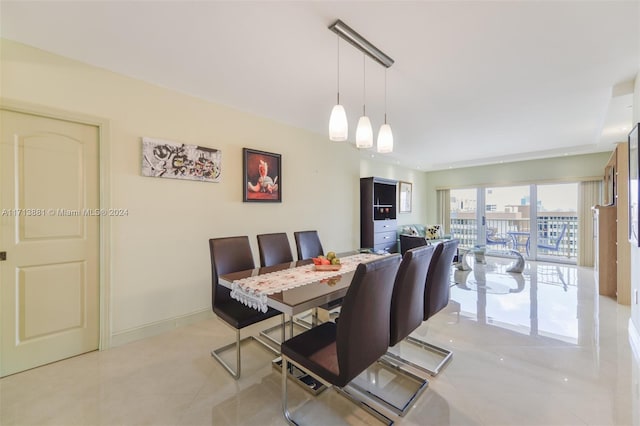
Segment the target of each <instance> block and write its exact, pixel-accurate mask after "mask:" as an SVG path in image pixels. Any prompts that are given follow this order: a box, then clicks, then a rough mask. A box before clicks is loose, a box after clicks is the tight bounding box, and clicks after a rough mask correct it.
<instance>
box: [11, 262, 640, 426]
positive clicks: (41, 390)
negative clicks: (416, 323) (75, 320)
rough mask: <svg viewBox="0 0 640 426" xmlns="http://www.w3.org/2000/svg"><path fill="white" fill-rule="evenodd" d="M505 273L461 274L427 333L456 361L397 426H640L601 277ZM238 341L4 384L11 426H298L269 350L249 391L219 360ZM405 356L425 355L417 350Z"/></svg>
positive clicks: (336, 419)
mask: <svg viewBox="0 0 640 426" xmlns="http://www.w3.org/2000/svg"><path fill="white" fill-rule="evenodd" d="M505 263H506V262H505V261H503V260H501V259H492V260H490V262H489V264H488V265H487V266H481V265H478V266H477V267H474V269H475V270H474V271H470V272H460V271H457V272H456V273H455V280H456V281H457V282H458V283H459V284H457V285H456V286H455V287H453V288H452V292H451V299H452V303H450V305H449V307H448V308H447V310H446V311H443V312H441V313H439V314H438V315H437V316H435V317H434V318H433V319H431V320H430V321H429V322H427V323H425V324H423V326H422V327H421V328H420V329H419V330H417V332H416V333H415V334H416V335H417V337H420V338H422V339H427V340H429V341H431V342H433V343H436V344H439V345H441V346H445V347H448V348H450V349H452V350H453V351H454V356H453V359H452V361H451V363H450V364H449V365H448V366H447V367H446V368H445V369H444V371H443V372H442V373H441V374H440V375H439V376H438V377H436V378H433V379H431V380H430V384H429V387H428V389H427V390H426V391H425V392H424V393H423V395H422V396H421V397H420V398H419V399H418V400H417V402H416V403H415V405H414V407H413V408H412V409H411V411H410V412H409V413H408V414H407V416H406V417H404V418H401V419H400V420H398V421H397V424H398V425H487V426H492V425H636V426H637V425H640V401H639V400H640V390H639V387H640V386H639V384H638V382H639V380H640V367H639V366H638V361H637V360H636V359H635V358H634V357H633V354H632V353H631V350H630V347H629V342H628V336H627V327H628V319H629V315H630V311H629V308H628V307H623V306H619V305H617V304H616V303H615V302H614V301H613V300H611V299H608V298H603V297H599V296H598V294H597V289H596V285H595V283H594V279H593V271H592V270H591V269H587V268H579V267H575V266H566V265H555V264H545V263H535V262H528V263H527V269H526V270H525V271H524V273H523V274H522V275H513V274H511V275H510V274H507V273H505V272H504V267H505ZM276 322H277V321H275V322H274V323H276ZM259 328H264V325H261V326H260V327H259ZM257 331H258V328H252V329H250V332H253V333H257ZM244 334H245V332H244V331H243V335H244ZM233 338H234V333H233V332H232V331H231V329H229V328H228V327H227V326H225V325H223V324H222V323H221V322H220V321H218V320H217V319H210V320H206V321H202V322H200V323H196V324H192V325H190V326H186V327H182V328H179V329H175V330H173V331H171V332H167V333H164V334H162V335H159V336H156V337H152V338H148V339H145V340H141V341H137V342H133V343H130V344H127V345H124V346H120V347H116V348H113V349H110V350H107V351H103V352H93V353H89V354H85V355H82V356H78V357H75V358H71V359H68V360H64V361H61V362H57V363H54V364H50V365H47V366H43V367H40V368H36V369H33V370H30V371H26V372H24V373H20V374H16V375H13V376H9V377H6V378H3V379H1V380H0V424H1V425H6V426H9V425H65V426H66V425H257V424H259V425H282V424H285V422H284V420H283V418H282V416H281V412H280V406H281V397H280V389H281V381H280V377H281V376H280V373H279V372H278V371H277V370H275V369H273V368H272V367H271V365H270V360H271V358H272V355H271V354H270V353H269V352H267V351H266V350H264V349H262V348H261V347H260V346H259V345H257V344H256V343H248V344H246V345H245V346H243V351H244V352H243V377H242V378H241V379H240V380H239V381H235V380H233V379H232V378H231V377H230V376H229V375H228V374H227V373H226V371H224V370H223V368H222V367H221V366H220V365H219V364H218V363H217V362H216V361H215V360H213V359H212V358H211V356H210V355H209V351H210V350H211V349H212V348H213V347H217V346H221V345H222V344H224V343H227V342H231V341H232V340H233ZM397 350H399V351H400V352H402V353H403V355H404V356H406V357H410V356H422V357H424V355H422V354H421V353H420V352H416V351H415V350H414V349H413V347H412V346H411V345H403V346H402V347H400V348H399V349H397ZM230 356H232V355H231V354H230ZM425 359H426V358H425ZM360 380H373V382H375V383H376V384H377V386H378V387H379V388H380V389H381V390H391V391H392V392H395V391H396V388H397V386H398V384H399V383H401V382H402V380H401V379H394V378H393V377H391V376H388V375H387V374H376V372H373V373H372V372H367V373H366V375H365V376H364V378H363V377H361V378H360ZM289 390H290V407H292V408H294V409H296V410H297V411H296V414H295V418H296V419H298V420H299V421H300V422H301V423H303V424H312V425H333V424H379V423H377V421H376V420H375V419H374V418H373V417H371V416H370V415H369V414H368V413H366V412H365V411H363V410H362V409H360V408H357V407H355V406H354V405H353V404H351V403H350V402H348V401H347V400H345V399H344V398H343V397H342V396H340V395H338V394H336V393H335V392H334V391H332V390H329V391H326V392H324V393H323V394H321V395H320V396H319V397H317V398H313V397H311V396H310V395H309V394H308V393H307V392H305V391H304V390H302V388H300V387H298V386H296V385H293V384H292V385H290V386H289Z"/></svg>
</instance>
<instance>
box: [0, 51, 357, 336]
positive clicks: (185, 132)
mask: <svg viewBox="0 0 640 426" xmlns="http://www.w3.org/2000/svg"><path fill="white" fill-rule="evenodd" d="M0 47H1V59H2V64H1V66H2V68H1V70H0V71H1V73H2V74H1V84H0V88H1V96H2V97H3V98H5V99H12V100H18V101H21V102H28V103H33V104H37V105H42V106H46V107H51V108H57V109H62V110H68V111H73V112H77V113H82V114H88V115H93V116H97V117H102V118H105V119H107V120H109V122H110V138H109V139H110V140H109V141H108V143H109V144H110V149H111V158H110V159H109V163H110V173H111V182H110V186H111V206H112V207H119V208H126V209H128V210H129V216H128V217H123V218H114V219H113V220H112V226H111V260H112V265H111V318H112V325H111V331H112V334H114V335H118V334H120V333H127V332H130V331H131V330H136V329H138V328H141V327H142V328H144V327H145V326H148V325H152V324H156V323H158V322H162V321H167V320H170V319H172V318H179V317H181V316H184V315H189V314H192V313H196V312H202V311H207V310H210V303H211V302H210V301H211V298H210V294H211V288H210V286H211V272H210V260H209V249H208V243H207V240H208V238H211V237H219V236H230V235H249V237H250V241H251V244H252V245H253V247H254V251H255V252H256V253H255V258H256V259H258V257H257V243H256V240H255V236H256V234H259V233H264V232H281V231H284V232H287V233H288V234H289V237H290V240H291V243H292V248H293V250H295V244H293V231H296V230H303V229H318V231H319V233H320V236H321V238H322V241H323V244H324V246H325V248H326V249H327V250H330V249H332V250H336V251H342V250H346V249H351V248H353V247H356V246H358V244H359V220H360V219H359V181H358V178H359V177H360V156H359V154H358V152H357V150H355V149H353V148H351V147H349V146H347V145H346V144H336V143H330V142H329V141H328V139H327V137H326V136H324V135H317V134H312V133H309V132H306V131H303V130H300V129H296V128H292V127H289V126H285V125H282V124H278V123H275V122H272V121H269V120H266V119H262V118H259V117H256V116H252V115H249V114H246V113H243V112H240V111H237V110H233V109H230V108H227V107H223V106H219V105H215V104H211V103H209V102H205V101H203V100H200V99H197V98H194V97H190V96H186V95H182V94H179V93H176V92H172V91H169V90H166V89H163V88H160V87H157V86H153V85H151V84H147V83H144V82H141V81H138V80H135V79H131V78H127V77H124V76H121V75H118V74H115V73H112V72H109V71H105V70H102V69H98V68H95V67H91V66H88V65H85V64H82V63H79V62H76V61H72V60H68V59H65V58H62V57H60V56H56V55H53V54H49V53H46V52H43V51H40V50H37V49H33V48H30V47H27V46H24V45H21V44H17V43H14V42H10V41H6V40H3V41H2V45H1V46H0ZM143 136H150V137H157V138H163V139H168V140H174V141H179V142H184V143H189V144H199V145H203V146H208V147H212V148H218V149H221V150H222V158H223V177H222V182H221V183H217V184H215V183H202V182H194V181H178V180H173V179H157V178H149V177H142V176H141V175H140V164H141V154H140V151H141V139H140V138H141V137H143ZM243 147H249V148H255V149H260V150H265V151H270V152H276V153H280V154H282V165H283V170H282V174H281V177H280V179H281V180H280V182H281V183H282V190H283V202H282V203H281V204H255V203H243V202H242V181H241V178H242V176H241V175H242V161H241V160H242V148H243ZM52 207H55V206H52Z"/></svg>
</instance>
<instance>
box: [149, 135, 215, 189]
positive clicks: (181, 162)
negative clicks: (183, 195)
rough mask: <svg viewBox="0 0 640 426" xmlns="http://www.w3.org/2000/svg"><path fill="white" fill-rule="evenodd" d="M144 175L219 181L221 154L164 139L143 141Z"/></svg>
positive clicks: (210, 149) (213, 150) (209, 149)
mask: <svg viewBox="0 0 640 426" xmlns="http://www.w3.org/2000/svg"><path fill="white" fill-rule="evenodd" d="M142 175H143V176H152V177H162V178H171V179H185V180H199V181H204V182H220V179H221V178H222V151H220V150H219V149H213V148H206V147H203V146H198V145H187V144H183V143H178V142H171V141H166V140H162V139H154V138H142Z"/></svg>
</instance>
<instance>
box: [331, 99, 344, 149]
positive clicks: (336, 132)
mask: <svg viewBox="0 0 640 426" xmlns="http://www.w3.org/2000/svg"><path fill="white" fill-rule="evenodd" d="M348 136H349V123H348V122H347V112H346V111H345V110H344V107H343V106H342V105H340V104H337V105H336V106H334V107H333V109H332V110H331V117H330V118H329V139H330V140H332V141H334V142H344V141H346V140H347V137H348Z"/></svg>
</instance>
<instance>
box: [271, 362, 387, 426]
mask: <svg viewBox="0 0 640 426" xmlns="http://www.w3.org/2000/svg"><path fill="white" fill-rule="evenodd" d="M290 364H291V365H293V366H296V367H298V368H300V369H302V370H304V368H303V367H301V366H299V365H298V364H296V363H295V362H293V361H292V360H290V359H289V358H287V357H286V356H284V355H282V415H283V416H284V418H285V420H286V421H287V422H288V423H289V424H290V425H296V426H297V425H298V423H296V421H295V420H293V418H292V417H291V415H292V414H291V412H290V411H289V407H288V404H287V402H288V399H287V396H288V395H287V380H288V376H289V365H290ZM307 374H309V375H310V376H312V377H313V378H315V379H316V380H318V381H319V382H321V383H323V384H324V385H325V386H327V387H333V388H334V389H335V390H336V391H337V392H338V393H339V394H341V395H342V396H344V397H346V398H347V399H348V400H350V401H351V402H353V403H354V404H356V405H357V406H359V407H361V408H362V409H363V410H365V411H366V412H368V413H369V414H371V415H372V416H374V417H375V418H376V419H378V420H380V421H381V422H382V423H384V424H386V425H388V426H391V425H393V424H394V420H392V419H391V418H390V417H388V416H386V415H385V414H383V413H382V412H381V411H378V410H376V409H375V408H374V407H372V405H370V404H369V403H368V402H367V397H366V396H364V397H363V398H360V397H358V396H357V395H354V394H353V392H347V391H346V390H345V389H342V388H339V387H337V386H332V385H331V384H330V383H327V382H325V381H324V380H322V379H321V378H320V377H318V376H317V375H315V374H311V373H309V372H308V371H307ZM347 386H349V385H347Z"/></svg>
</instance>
